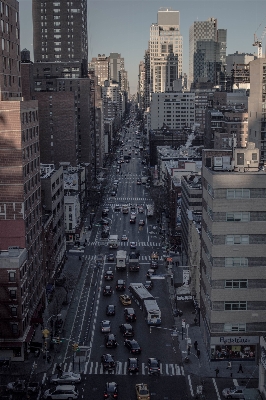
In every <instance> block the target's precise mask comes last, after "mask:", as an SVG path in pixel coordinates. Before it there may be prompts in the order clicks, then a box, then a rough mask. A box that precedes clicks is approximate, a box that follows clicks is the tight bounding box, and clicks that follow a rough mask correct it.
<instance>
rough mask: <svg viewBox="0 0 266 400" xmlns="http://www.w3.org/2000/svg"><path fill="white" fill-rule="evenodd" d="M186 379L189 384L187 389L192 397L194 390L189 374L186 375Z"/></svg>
mask: <svg viewBox="0 0 266 400" xmlns="http://www.w3.org/2000/svg"><path fill="white" fill-rule="evenodd" d="M187 379H188V384H189V389H190V393H191V396H192V397H194V392H193V387H192V383H191V379H190V375H188V377H187Z"/></svg>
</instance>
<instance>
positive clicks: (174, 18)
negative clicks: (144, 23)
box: [149, 8, 183, 93]
mask: <svg viewBox="0 0 266 400" xmlns="http://www.w3.org/2000/svg"><path fill="white" fill-rule="evenodd" d="M149 52H150V92H152V93H157V92H166V91H169V90H173V86H174V81H176V80H177V79H178V78H181V77H182V68H183V37H182V36H181V34H180V22H179V11H174V10H172V9H171V8H160V10H159V11H158V15H157V23H153V24H152V25H151V27H150V40H149Z"/></svg>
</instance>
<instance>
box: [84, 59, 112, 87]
mask: <svg viewBox="0 0 266 400" xmlns="http://www.w3.org/2000/svg"><path fill="white" fill-rule="evenodd" d="M109 61H110V59H109V57H107V56H105V54H102V55H101V54H98V57H92V60H91V62H90V63H89V67H90V68H92V69H93V70H94V74H95V76H97V78H98V85H100V86H103V85H104V81H106V80H108V79H109V76H110V72H109V66H110V63H109Z"/></svg>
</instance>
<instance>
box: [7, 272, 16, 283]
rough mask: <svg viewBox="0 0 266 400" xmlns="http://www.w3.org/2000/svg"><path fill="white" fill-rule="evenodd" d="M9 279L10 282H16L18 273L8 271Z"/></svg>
mask: <svg viewBox="0 0 266 400" xmlns="http://www.w3.org/2000/svg"><path fill="white" fill-rule="evenodd" d="M8 279H9V282H15V280H16V273H15V272H9V273H8Z"/></svg>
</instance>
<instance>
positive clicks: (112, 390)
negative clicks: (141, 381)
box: [103, 382, 118, 400]
mask: <svg viewBox="0 0 266 400" xmlns="http://www.w3.org/2000/svg"><path fill="white" fill-rule="evenodd" d="M103 396H104V399H106V400H111V399H117V398H118V385H117V383H115V382H107V383H106V385H105V389H104V395H103Z"/></svg>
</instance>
